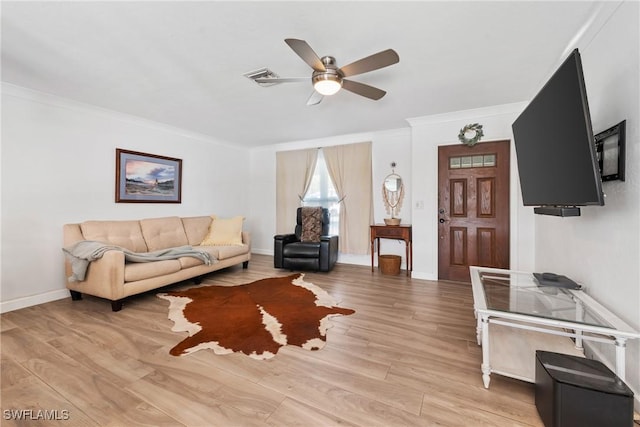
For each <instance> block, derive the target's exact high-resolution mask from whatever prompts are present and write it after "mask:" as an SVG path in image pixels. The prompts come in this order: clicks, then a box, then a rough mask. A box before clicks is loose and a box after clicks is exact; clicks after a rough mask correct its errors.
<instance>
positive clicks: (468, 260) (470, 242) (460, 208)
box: [438, 141, 509, 282]
mask: <svg viewBox="0 0 640 427" xmlns="http://www.w3.org/2000/svg"><path fill="white" fill-rule="evenodd" d="M470 265H477V266H482V267H497V268H509V141H497V142H485V143H480V144H476V145H475V146H473V147H468V146H466V145H447V146H441V147H438V278H439V279H441V280H454V281H461V282H470V277H469V266H470Z"/></svg>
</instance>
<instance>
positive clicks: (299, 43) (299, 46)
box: [284, 39, 327, 71]
mask: <svg viewBox="0 0 640 427" xmlns="http://www.w3.org/2000/svg"><path fill="white" fill-rule="evenodd" d="M284 41H285V43H286V44H288V45H289V47H290V48H291V49H293V51H294V52H295V53H297V54H298V56H299V57H300V58H302V60H303V61H304V62H306V63H307V64H309V66H310V67H311V68H313V69H314V70H316V71H326V70H327V69H326V68H325V66H324V64H323V63H322V61H321V60H320V58H319V57H318V55H316V53H315V52H314V51H313V49H311V46H309V45H308V44H307V42H306V41H304V40H299V39H285V40H284Z"/></svg>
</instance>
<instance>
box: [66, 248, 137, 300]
mask: <svg viewBox="0 0 640 427" xmlns="http://www.w3.org/2000/svg"><path fill="white" fill-rule="evenodd" d="M65 271H66V274H67V276H66V277H69V276H70V275H71V265H70V263H69V261H66V262H65ZM67 288H68V289H70V290H73V291H76V292H80V293H86V294H88V295H94V296H97V297H102V298H107V299H110V300H112V301H117V300H120V299H122V298H124V297H125V295H124V252H122V251H118V250H111V251H106V252H104V254H103V255H102V257H101V258H98V259H97V260H95V261H91V262H90V263H89V268H88V269H87V274H86V275H85V280H84V281H82V282H67Z"/></svg>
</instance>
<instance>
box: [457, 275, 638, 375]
mask: <svg viewBox="0 0 640 427" xmlns="http://www.w3.org/2000/svg"><path fill="white" fill-rule="evenodd" d="M469 270H470V273H471V285H472V289H473V301H474V310H475V314H476V317H477V320H478V325H477V339H478V344H479V345H482V346H483V364H482V371H483V379H484V382H485V387H488V385H489V374H490V373H491V372H496V373H501V374H503V375H508V376H512V377H514V378H519V379H525V380H530V379H531V378H530V376H531V373H530V371H531V366H529V367H527V370H528V371H529V372H528V374H526V375H525V374H522V375H520V374H514V375H509V374H508V373H503V372H500V371H499V370H497V369H492V367H491V364H490V359H491V353H490V348H489V346H490V345H489V343H490V335H489V331H490V330H491V329H492V328H493V329H500V328H494V327H492V328H490V327H489V324H490V323H491V324H495V325H500V326H501V327H503V328H502V329H503V330H504V327H508V328H515V329H519V330H525V331H527V332H526V334H529V335H533V334H532V333H531V332H530V331H535V332H536V333H537V335H541V334H542V336H543V337H544V338H543V339H542V341H539V342H537V343H536V344H535V345H536V346H538V347H540V346H544V345H549V346H550V345H551V341H552V339H551V338H550V337H548V335H554V336H556V338H553V339H555V340H558V338H557V337H564V338H563V339H564V341H566V342H565V343H564V344H563V345H565V347H564V348H566V345H567V343H570V344H571V347H573V351H574V352H575V349H578V350H580V351H581V350H582V340H583V339H584V340H592V341H599V342H608V343H614V344H615V345H616V374H617V375H618V377H620V378H621V379H622V380H624V376H625V346H626V340H627V339H631V338H640V334H639V333H638V332H637V331H635V330H634V329H633V328H632V327H631V326H629V325H628V324H626V323H625V322H624V321H622V320H621V319H620V318H618V317H617V316H616V315H615V314H613V313H612V312H610V311H609V310H607V309H606V308H605V307H604V306H602V305H601V304H599V303H598V302H597V301H595V300H594V299H593V298H591V297H590V296H589V295H588V294H587V293H586V292H585V291H584V290H582V289H577V290H576V289H567V288H562V287H553V286H541V285H540V284H539V283H538V282H537V280H536V278H535V277H534V276H533V274H532V273H527V272H519V271H512V270H503V269H495V268H486V267H470V268H469ZM511 333H512V332H511ZM584 333H587V335H584ZM523 334H525V333H524V332H522V333H521V335H523ZM544 334H548V335H544ZM570 338H573V339H574V341H575V342H574V341H571V340H570ZM511 339H512V340H513V336H512V337H511ZM538 339H539V338H538ZM493 341H496V338H495V337H494V339H493ZM497 345H501V343H497ZM540 349H542V348H540ZM506 350H507V351H505V347H504V345H502V346H501V351H500V353H509V351H508V348H507V349H506ZM519 351H522V349H519ZM549 351H558V350H553V349H551V350H549ZM533 353H535V351H533ZM502 356H503V355H501V356H500V357H502ZM514 357H515V356H514ZM520 357H522V355H520ZM531 357H535V354H532V355H531ZM526 358H527V359H530V357H529V355H527V357H526ZM532 366H533V365H532Z"/></svg>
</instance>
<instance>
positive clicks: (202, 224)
mask: <svg viewBox="0 0 640 427" xmlns="http://www.w3.org/2000/svg"><path fill="white" fill-rule="evenodd" d="M212 220H213V218H211V217H210V216H192V217H186V218H182V225H183V226H184V231H185V233H186V234H187V240H189V244H190V245H191V246H196V245H199V244H200V242H202V241H203V240H204V238H205V237H206V236H207V233H208V232H209V226H210V225H211V221H212Z"/></svg>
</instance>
